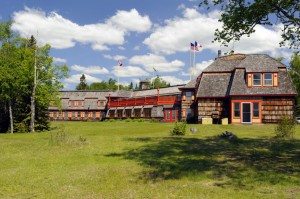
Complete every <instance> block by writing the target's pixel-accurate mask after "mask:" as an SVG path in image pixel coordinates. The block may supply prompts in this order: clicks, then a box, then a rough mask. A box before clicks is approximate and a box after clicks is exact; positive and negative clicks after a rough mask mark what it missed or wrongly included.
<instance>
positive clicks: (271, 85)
mask: <svg viewBox="0 0 300 199" xmlns="http://www.w3.org/2000/svg"><path fill="white" fill-rule="evenodd" d="M266 74H270V75H271V79H267V80H271V84H265V80H266V79H265V75H266ZM264 86H273V74H272V73H264Z"/></svg>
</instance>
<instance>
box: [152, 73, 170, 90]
mask: <svg viewBox="0 0 300 199" xmlns="http://www.w3.org/2000/svg"><path fill="white" fill-rule="evenodd" d="M152 81H153V83H152V84H153V85H154V88H165V87H170V83H167V82H166V81H165V80H163V79H162V78H161V77H160V76H159V75H157V76H156V78H155V79H154V80H152Z"/></svg>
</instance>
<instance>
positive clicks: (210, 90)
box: [197, 54, 297, 97]
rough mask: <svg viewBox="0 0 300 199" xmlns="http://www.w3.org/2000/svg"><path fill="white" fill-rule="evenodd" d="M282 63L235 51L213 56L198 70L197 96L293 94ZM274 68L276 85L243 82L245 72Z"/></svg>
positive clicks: (262, 55) (269, 58)
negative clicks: (251, 85)
mask: <svg viewBox="0 0 300 199" xmlns="http://www.w3.org/2000/svg"><path fill="white" fill-rule="evenodd" d="M282 68H286V66H285V65H284V64H282V63H280V62H279V61H277V60H276V59H274V58H272V57H270V56H268V55H265V54H250V55H244V54H235V55H229V56H224V57H219V58H217V59H216V60H215V61H214V62H213V63H212V64H211V65H209V66H208V67H207V68H206V69H205V70H204V71H203V73H202V78H201V79H200V84H199V87H198V91H197V97H226V96H233V95H295V94H297V92H296V90H295V88H294V86H293V84H292V81H291V79H290V77H289V75H288V73H287V70H285V69H282ZM253 72H277V73H278V86H277V87H251V88H249V87H248V86H247V82H246V79H245V78H246V73H253Z"/></svg>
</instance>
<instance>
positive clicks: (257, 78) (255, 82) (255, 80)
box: [253, 73, 261, 86]
mask: <svg viewBox="0 0 300 199" xmlns="http://www.w3.org/2000/svg"><path fill="white" fill-rule="evenodd" d="M253 86H261V74H260V73H254V74H253Z"/></svg>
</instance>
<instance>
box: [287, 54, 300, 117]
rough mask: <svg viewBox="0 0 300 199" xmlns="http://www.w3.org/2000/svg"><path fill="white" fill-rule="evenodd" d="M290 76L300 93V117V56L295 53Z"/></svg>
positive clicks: (299, 112)
mask: <svg viewBox="0 0 300 199" xmlns="http://www.w3.org/2000/svg"><path fill="white" fill-rule="evenodd" d="M289 74H290V76H291V78H292V81H293V84H294V86H295V88H296V90H297V92H298V95H297V98H296V115H300V55H299V53H294V54H293V56H292V59H291V62H290V67H289Z"/></svg>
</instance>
